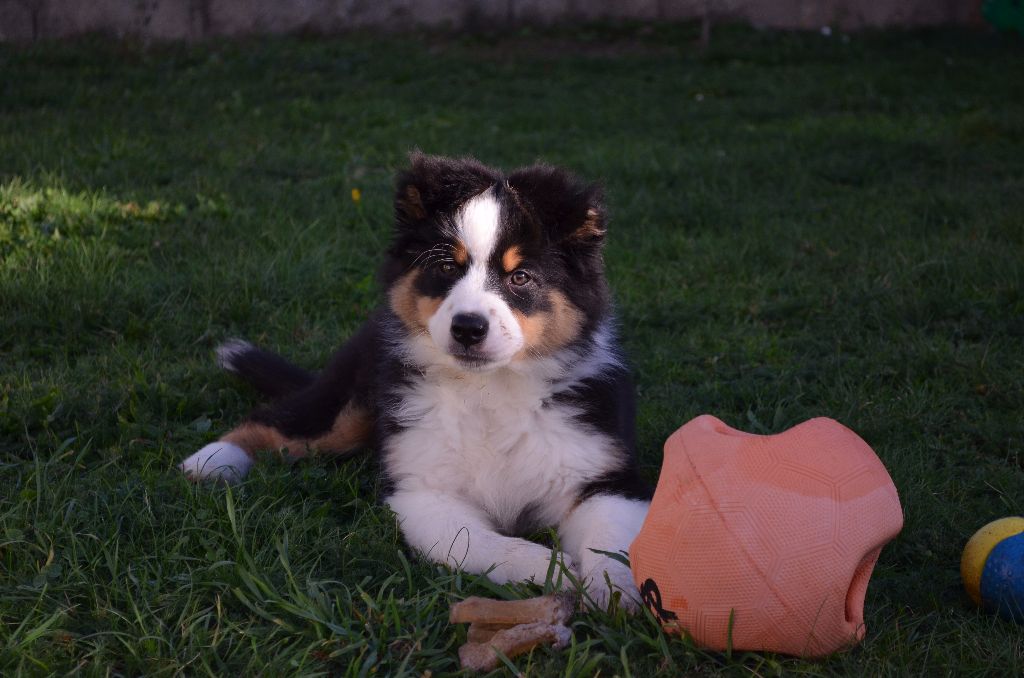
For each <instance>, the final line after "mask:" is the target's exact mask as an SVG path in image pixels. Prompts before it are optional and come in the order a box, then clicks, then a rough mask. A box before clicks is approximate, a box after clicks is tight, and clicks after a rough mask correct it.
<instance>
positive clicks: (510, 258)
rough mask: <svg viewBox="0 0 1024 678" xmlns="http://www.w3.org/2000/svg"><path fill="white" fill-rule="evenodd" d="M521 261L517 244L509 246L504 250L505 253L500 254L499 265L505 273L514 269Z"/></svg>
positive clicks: (521, 256) (520, 253)
mask: <svg viewBox="0 0 1024 678" xmlns="http://www.w3.org/2000/svg"><path fill="white" fill-rule="evenodd" d="M521 263H523V255H522V252H520V250H519V245H513V246H512V247H509V248H508V249H507V250H505V254H503V255H501V267H502V268H503V269H505V273H511V272H512V271H514V270H516V269H517V268H519V264H521Z"/></svg>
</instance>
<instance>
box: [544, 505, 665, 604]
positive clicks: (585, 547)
mask: <svg viewBox="0 0 1024 678" xmlns="http://www.w3.org/2000/svg"><path fill="white" fill-rule="evenodd" d="M648 508H650V502H646V501H638V500H636V499H629V498H627V497H622V496H619V495H612V494H598V495H594V496H592V497H589V498H588V499H585V500H584V501H583V502H582V503H580V504H579V505H578V506H577V507H576V508H575V509H573V511H572V512H571V513H570V514H569V516H568V517H567V518H566V519H565V520H564V521H562V524H561V525H560V526H559V528H558V532H559V536H560V537H561V539H562V547H563V548H565V550H566V551H567V552H568V553H569V554H570V555H571V556H572V557H573V558H574V559H575V560H576V564H577V566H578V567H579V571H580V576H581V577H582V578H583V580H584V582H585V585H586V587H587V593H588V594H589V595H590V597H591V598H593V603H594V605H595V606H596V607H599V608H605V607H607V605H608V600H609V597H610V596H611V594H612V590H610V589H609V584H608V582H610V583H611V587H612V589H615V590H619V591H621V592H622V604H623V605H624V606H625V607H626V609H628V610H635V609H636V606H637V603H638V602H639V600H640V594H639V592H638V591H637V588H636V584H635V583H633V573H632V572H631V571H630V569H629V568H628V567H626V566H625V565H624V564H623V563H621V562H619V561H617V560H614V559H612V558H609V557H608V556H606V555H604V554H603V553H595V550H596V551H607V552H609V553H622V552H627V553H628V551H629V545H630V544H631V543H632V542H633V539H635V538H636V535H637V533H638V532H640V526H641V525H643V522H644V518H645V517H646V516H647V509H648ZM605 575H607V577H608V582H606V581H605Z"/></svg>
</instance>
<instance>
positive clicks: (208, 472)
mask: <svg viewBox="0 0 1024 678" xmlns="http://www.w3.org/2000/svg"><path fill="white" fill-rule="evenodd" d="M310 390H311V391H314V389H310ZM322 406H323V399H322V395H321V394H320V393H317V392H312V393H306V392H302V393H299V394H296V395H294V396H291V397H289V398H287V399H285V400H284V401H282V402H280V403H278V404H276V405H275V406H272V407H269V408H265V409H264V410H261V411H260V412H257V413H255V414H253V415H252V416H251V417H250V418H249V419H248V420H246V421H245V422H243V423H242V424H240V425H238V426H236V427H235V428H234V429H232V430H231V431H229V432H228V433H226V434H225V435H223V436H221V439H220V440H218V441H217V442H214V443H210V444H209V445H206V446H205V447H203V448H202V449H200V450H199V451H198V452H196V453H195V454H193V455H192V456H190V457H189V458H187V459H186V460H185V461H183V462H182V463H181V464H180V465H179V467H178V468H180V469H181V470H182V471H183V472H184V473H185V474H186V475H188V476H189V477H190V478H191V479H193V480H207V479H209V480H222V481H226V482H237V481H239V480H241V479H242V478H244V477H245V476H246V474H247V473H248V472H249V470H250V468H251V467H252V464H253V456H254V455H255V453H256V452H257V451H259V450H276V451H283V452H284V453H285V454H286V455H287V457H288V459H289V460H295V459H299V458H301V457H304V456H305V455H306V454H308V453H309V452H311V451H316V452H324V453H330V454H344V453H346V452H351V451H352V450H355V449H357V448H359V447H361V446H362V445H364V444H365V443H366V442H367V441H368V439H369V437H370V434H371V431H372V429H373V421H372V419H371V417H370V414H369V411H368V410H367V409H366V408H365V407H362V406H360V405H359V404H358V403H356V402H354V401H349V402H348V403H346V404H345V405H344V406H342V407H341V408H340V409H339V408H327V409H326V410H324V409H323V407H322ZM316 407H320V409H321V410H322V411H320V412H316V411H315V410H314V408H316ZM311 415H312V416H311Z"/></svg>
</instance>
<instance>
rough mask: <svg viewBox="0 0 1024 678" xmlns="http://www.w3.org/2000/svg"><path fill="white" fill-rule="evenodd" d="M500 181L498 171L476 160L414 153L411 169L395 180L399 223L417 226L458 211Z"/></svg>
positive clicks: (396, 217) (410, 163)
mask: <svg viewBox="0 0 1024 678" xmlns="http://www.w3.org/2000/svg"><path fill="white" fill-rule="evenodd" d="M498 179H499V176H498V174H497V172H495V171H494V170H492V169H490V168H489V167H486V166H484V165H482V164H481V163H479V162H477V161H476V160H473V159H472V158H446V157H444V156H440V155H426V154H425V153H421V152H419V151H413V152H412V153H410V154H409V168H408V169H406V170H405V171H403V172H400V173H399V174H398V178H397V180H396V181H395V221H396V222H397V223H398V225H400V226H402V225H405V226H416V225H418V224H420V223H422V222H423V221H426V220H428V219H431V218H432V217H434V216H435V215H436V214H437V213H438V212H439V211H440V210H449V211H450V210H451V209H452V208H458V207H459V206H461V205H462V204H463V203H464V202H466V201H467V200H469V199H470V198H472V197H473V196H475V195H478V194H479V193H481V192H483V191H485V190H487V188H489V187H490V186H492V185H493V184H494V183H495V182H497V181H498Z"/></svg>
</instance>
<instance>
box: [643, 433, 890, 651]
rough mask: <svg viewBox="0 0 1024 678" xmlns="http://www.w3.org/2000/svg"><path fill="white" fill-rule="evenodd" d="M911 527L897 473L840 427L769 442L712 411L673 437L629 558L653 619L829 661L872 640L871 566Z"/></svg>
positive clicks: (732, 643) (718, 643)
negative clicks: (867, 605)
mask: <svg viewBox="0 0 1024 678" xmlns="http://www.w3.org/2000/svg"><path fill="white" fill-rule="evenodd" d="M902 527H903V511H902V508H901V507H900V501H899V496H898V495H897V493H896V487H895V486H894V485H893V482H892V479H891V478H890V477H889V474H888V472H887V471H886V470H885V467H884V466H883V465H882V462H881V461H879V459H878V457H877V456H876V455H875V453H874V452H873V451H872V450H871V448H870V447H869V446H868V445H867V443H865V442H864V441H863V440H862V439H861V438H860V437H859V436H857V434H855V433H854V432H853V431H851V430H849V429H848V428H846V427H845V426H843V425H842V424H840V423H839V422H837V421H834V420H832V419H826V418H819V419H812V420H810V421H807V422H804V423H803V424H800V425H798V426H795V427H793V428H791V429H789V430H788V431H785V432H783V433H780V434H778V435H772V436H760V435H753V434H749V433H743V432H742V431H737V430H736V429H733V428H730V427H728V426H726V425H725V424H724V423H722V422H721V421H719V420H718V419H716V418H714V417H712V416H709V415H704V416H700V417H697V418H696V419H694V420H692V421H690V422H689V423H687V424H686V425H685V426H683V427H682V428H680V429H679V430H678V431H676V432H675V433H674V434H673V435H672V436H671V437H670V438H669V439H668V441H667V442H666V443H665V459H664V464H663V467H662V471H661V478H660V480H659V482H658V487H657V490H656V491H655V494H654V500H653V502H652V503H651V509H650V512H649V513H648V515H647V519H646V521H645V522H644V525H643V528H642V529H641V531H640V534H639V535H638V536H637V538H636V540H635V541H634V542H633V544H632V547H631V548H630V562H631V564H632V568H633V576H634V578H635V580H636V583H637V586H638V587H639V588H640V591H641V594H642V596H643V598H644V601H645V602H646V603H647V604H648V606H649V607H651V609H652V611H653V612H654V614H655V615H656V616H658V618H659V619H660V620H661V621H662V622H663V623H664V624H665V625H666V627H667V628H670V629H675V630H679V631H682V630H685V631H686V632H687V633H689V634H690V636H692V637H693V639H694V641H695V642H697V643H698V644H699V645H702V646H705V647H708V648H711V649H715V650H725V649H727V648H730V647H731V648H732V649H736V650H753V651H770V652H779V653H783V654H792V655H799V656H807V657H813V656H821V655H825V654H830V653H832V652H835V651H837V650H842V649H845V648H848V647H850V646H852V645H854V644H856V643H857V642H859V641H860V640H861V639H862V638H863V637H864V633H865V628H864V595H865V592H866V591H867V586H868V580H869V578H870V577H871V571H872V569H873V568H874V566H875V562H876V561H877V559H878V556H879V554H880V552H881V550H882V547H883V546H884V545H885V544H886V543H888V542H889V541H890V540H892V539H893V537H895V536H896V535H897V534H898V533H899V531H900V529H902Z"/></svg>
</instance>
